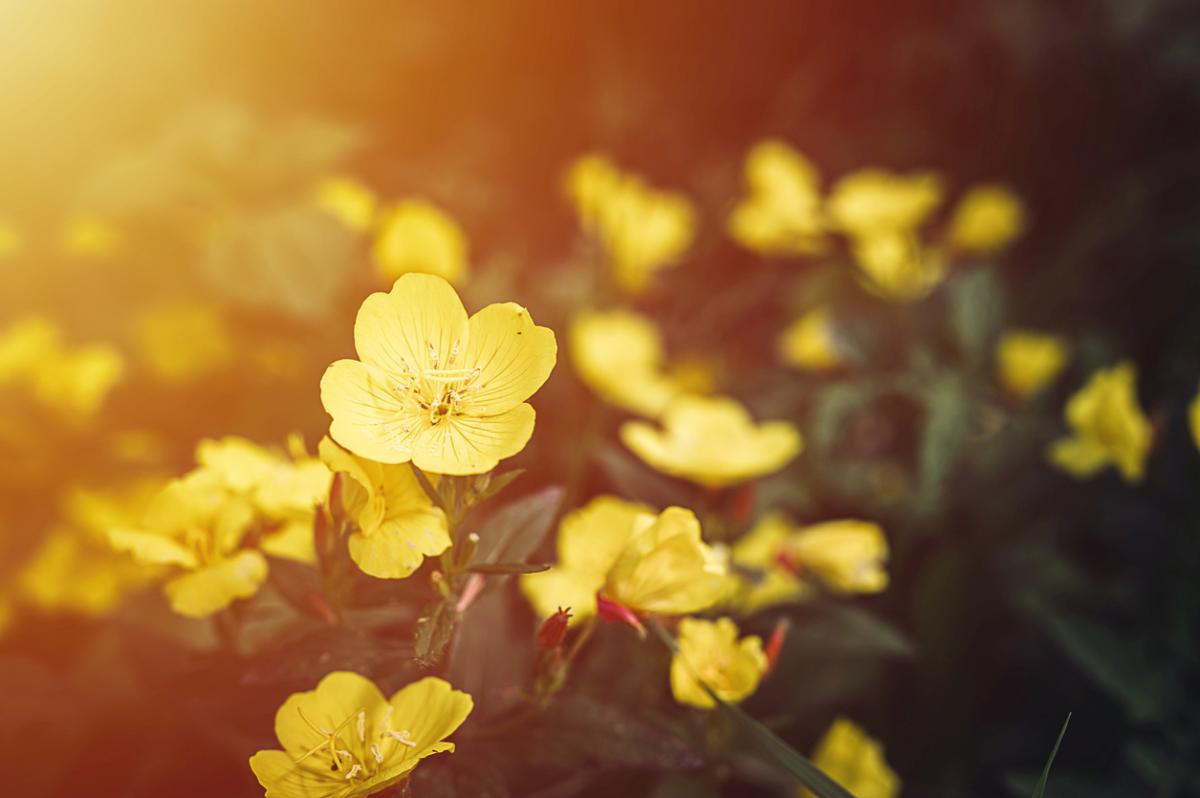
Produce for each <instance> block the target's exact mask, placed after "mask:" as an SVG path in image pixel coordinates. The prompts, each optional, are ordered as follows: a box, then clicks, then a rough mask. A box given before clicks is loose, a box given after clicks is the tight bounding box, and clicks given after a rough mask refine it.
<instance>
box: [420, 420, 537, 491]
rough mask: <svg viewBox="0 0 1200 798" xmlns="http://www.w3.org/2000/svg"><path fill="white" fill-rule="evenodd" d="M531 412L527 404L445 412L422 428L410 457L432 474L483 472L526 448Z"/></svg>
mask: <svg viewBox="0 0 1200 798" xmlns="http://www.w3.org/2000/svg"><path fill="white" fill-rule="evenodd" d="M534 416H535V414H534V412H533V407H532V406H531V405H528V404H520V405H517V406H516V407H514V408H513V409H512V410H509V411H508V412H505V413H501V414H500V415H495V416H478V417H476V416H467V415H455V416H447V417H446V418H445V419H443V421H442V422H441V423H439V424H437V425H434V426H430V427H427V428H425V429H424V430H422V431H421V433H420V435H419V436H418V438H417V440H416V442H415V443H414V445H413V452H412V460H413V462H414V463H416V464H417V467H419V468H420V469H421V470H422V471H431V472H433V473H435V474H482V473H483V472H485V471H490V470H491V469H493V468H495V467H496V464H497V463H499V462H500V461H501V460H503V459H504V458H506V457H512V456H513V455H514V454H516V453H517V452H519V451H521V450H522V449H524V448H525V444H526V443H528V442H529V437H530V436H531V435H533V422H534Z"/></svg>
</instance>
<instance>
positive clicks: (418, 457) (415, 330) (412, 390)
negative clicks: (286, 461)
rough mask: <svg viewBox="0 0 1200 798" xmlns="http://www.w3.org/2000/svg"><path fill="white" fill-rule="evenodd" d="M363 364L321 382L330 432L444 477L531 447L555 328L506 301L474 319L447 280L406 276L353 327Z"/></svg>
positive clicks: (380, 458)
mask: <svg viewBox="0 0 1200 798" xmlns="http://www.w3.org/2000/svg"><path fill="white" fill-rule="evenodd" d="M354 342H355V348H356V349H357V350H358V355H359V357H360V358H361V360H339V361H337V362H336V363H334V364H333V365H332V366H330V367H329V368H328V369H327V370H326V371H325V376H324V377H322V379H321V402H322V403H323V404H324V405H325V410H326V412H328V413H329V415H330V416H332V417H333V423H332V424H331V425H330V427H329V434H330V436H331V437H332V438H333V439H334V440H335V441H337V442H338V443H339V444H341V445H342V446H344V447H346V448H347V449H349V450H350V451H351V452H353V453H354V454H357V455H359V456H360V457H365V458H367V459H370V460H375V461H377V462H380V463H405V462H408V461H410V460H411V461H412V462H413V463H415V464H416V465H417V466H418V467H419V468H421V469H422V470H424V471H429V472H433V473H438V474H478V473H482V472H484V471H488V470H489V469H491V468H493V467H494V466H495V465H496V463H497V462H499V461H500V460H502V459H504V458H506V457H511V456H513V455H514V454H516V453H517V452H519V451H521V449H523V448H524V447H525V444H526V442H527V441H528V440H529V436H530V435H531V434H532V433H533V423H534V412H533V407H532V406H530V405H529V404H527V403H526V402H525V400H526V399H528V398H529V397H530V396H531V395H533V393H534V392H535V391H537V389H538V388H540V387H541V385H542V383H544V382H545V381H546V378H547V377H549V375H550V371H551V370H552V369H553V368H554V362H555V358H556V356H557V351H558V350H557V344H556V343H555V340H554V333H553V332H552V331H551V330H549V329H547V328H546V327H538V326H536V325H535V324H534V323H533V320H532V319H531V318H530V317H529V311H527V310H525V308H523V307H521V306H520V305H516V304H513V303H511V302H506V303H504V304H494V305H488V306H487V307H486V308H484V309H483V310H481V311H479V312H478V313H476V314H475V315H474V316H471V318H470V319H469V320H468V318H467V312H466V310H464V309H463V305H462V302H461V301H460V300H459V298H458V295H457V294H456V293H455V292H454V289H453V288H452V287H451V286H450V284H449V283H447V282H446V281H445V280H443V279H442V278H440V277H434V276H431V275H425V274H406V275H404V276H403V277H401V278H400V279H399V280H397V281H396V284H395V286H393V287H392V291H391V293H389V294H383V293H376V294H372V295H371V296H369V297H367V299H366V301H364V302H363V304H362V307H361V308H360V309H359V311H358V320H357V321H356V322H355V324H354Z"/></svg>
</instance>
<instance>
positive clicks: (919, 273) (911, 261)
mask: <svg viewBox="0 0 1200 798" xmlns="http://www.w3.org/2000/svg"><path fill="white" fill-rule="evenodd" d="M850 249H851V252H852V253H853V254H854V259H855V262H856V263H857V264H858V274H857V277H858V282H859V284H860V285H862V287H863V288H865V289H866V290H867V291H868V292H870V293H872V294H874V295H875V296H877V297H879V298H881V299H886V300H888V301H890V302H915V301H916V300H919V299H924V298H925V297H927V296H929V294H930V293H931V292H932V291H933V289H935V288H937V286H938V285H940V284H941V283H942V281H943V280H945V278H946V275H947V273H948V272H949V266H950V264H949V261H948V260H947V259H946V256H945V254H944V253H943V252H942V251H941V250H939V249H937V248H934V247H926V246H924V245H922V244H921V242H920V240H919V239H918V238H917V236H916V235H915V234H913V233H906V232H902V231H887V232H880V233H875V234H872V235H866V236H862V237H859V238H856V239H854V240H853V241H852V242H851V247H850Z"/></svg>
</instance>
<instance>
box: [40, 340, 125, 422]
mask: <svg viewBox="0 0 1200 798" xmlns="http://www.w3.org/2000/svg"><path fill="white" fill-rule="evenodd" d="M124 372H125V359H124V358H123V357H122V356H121V353H120V352H118V351H117V350H116V349H115V348H113V347H111V346H109V345H107V344H89V345H86V346H81V347H78V348H76V349H72V350H66V351H60V352H59V353H58V354H57V355H53V356H51V357H49V358H47V359H46V360H44V361H42V362H41V363H39V364H38V366H37V369H36V371H35V372H34V374H33V394H34V396H36V397H37V398H38V400H39V401H40V402H41V403H42V404H44V405H46V406H47V407H50V408H53V409H54V410H56V411H58V412H59V413H60V414H61V415H62V416H63V417H64V418H66V419H68V420H70V421H73V422H83V421H87V420H88V419H90V418H91V417H92V416H94V415H95V414H96V412H97V411H98V410H99V409H100V406H101V405H102V404H103V403H104V400H105V399H106V398H107V397H108V394H109V392H110V391H111V390H112V389H113V388H114V387H115V386H116V385H117V383H118V382H120V380H121V376H122V374H124Z"/></svg>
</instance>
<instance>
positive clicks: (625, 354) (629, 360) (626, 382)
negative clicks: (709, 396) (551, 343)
mask: <svg viewBox="0 0 1200 798" xmlns="http://www.w3.org/2000/svg"><path fill="white" fill-rule="evenodd" d="M568 338H569V341H570V347H571V361H572V362H573V363H574V364H575V370H576V371H577V372H579V376H580V378H581V379H582V380H583V381H584V382H585V383H587V385H588V387H589V388H591V389H592V390H594V391H595V392H596V393H597V394H599V395H600V397H601V398H602V399H604V400H605V401H606V402H610V403H612V404H614V405H616V406H617V407H621V408H624V409H626V410H629V411H632V412H634V413H638V414H639V415H643V416H648V417H650V418H657V417H658V416H659V415H661V414H662V411H663V409H664V408H666V406H667V404H668V403H670V401H671V399H673V398H674V397H675V396H676V395H678V394H679V392H680V388H679V387H678V386H677V385H676V384H675V383H674V382H673V381H672V380H671V379H670V378H668V377H667V376H665V375H664V374H663V359H664V352H663V342H662V335H661V334H660V333H659V330H658V327H656V326H655V324H654V322H653V321H651V320H650V319H649V318H647V317H645V316H642V315H640V314H638V313H634V312H633V311H629V310H608V311H583V312H581V313H579V314H578V315H576V316H575V318H574V319H572V321H571V327H570V330H569V336H568Z"/></svg>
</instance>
